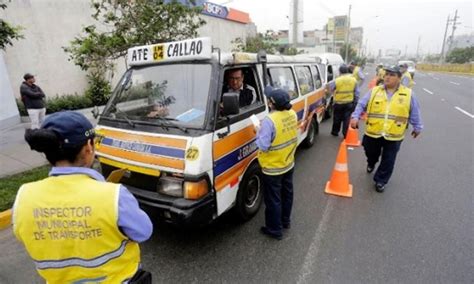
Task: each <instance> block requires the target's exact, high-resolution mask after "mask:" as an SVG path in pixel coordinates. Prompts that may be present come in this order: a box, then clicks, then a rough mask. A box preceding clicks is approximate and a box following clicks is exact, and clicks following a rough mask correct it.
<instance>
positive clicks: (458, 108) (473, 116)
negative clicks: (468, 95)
mask: <svg viewBox="0 0 474 284" xmlns="http://www.w3.org/2000/svg"><path fill="white" fill-rule="evenodd" d="M454 108H455V109H457V110H459V111H460V112H462V113H464V114H465V115H467V116H470V117H471V118H474V115H473V114H470V113H468V112H467V111H465V110H463V109H462V108H460V107H454Z"/></svg>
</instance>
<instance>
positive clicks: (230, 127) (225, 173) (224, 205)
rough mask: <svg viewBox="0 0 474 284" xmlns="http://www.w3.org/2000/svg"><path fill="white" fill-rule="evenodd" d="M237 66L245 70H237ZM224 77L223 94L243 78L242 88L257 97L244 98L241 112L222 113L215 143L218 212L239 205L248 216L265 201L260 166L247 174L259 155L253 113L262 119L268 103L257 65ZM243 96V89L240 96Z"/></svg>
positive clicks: (226, 72)
mask: <svg viewBox="0 0 474 284" xmlns="http://www.w3.org/2000/svg"><path fill="white" fill-rule="evenodd" d="M236 69H240V70H241V72H234V71H235V70H236ZM221 80H222V82H223V90H222V92H223V93H225V92H229V91H231V90H229V89H230V86H229V84H230V80H234V81H237V80H242V83H243V85H242V89H244V90H246V92H247V95H248V93H249V91H248V90H253V92H254V94H255V99H254V100H252V101H251V102H250V103H249V104H247V103H245V102H244V100H243V101H241V105H240V108H239V114H236V115H230V116H227V117H223V116H221V115H220V114H219V116H218V120H217V123H216V127H215V131H214V137H213V145H212V147H213V160H214V188H215V191H216V200H217V214H218V215H220V214H222V213H223V212H225V211H227V210H228V209H230V208H231V207H232V206H233V205H234V204H236V205H237V206H238V207H239V208H237V209H238V211H239V212H241V213H242V214H243V215H244V216H243V218H244V219H245V218H247V217H250V216H252V215H253V214H255V213H256V212H257V211H258V208H259V207H260V203H261V200H262V190H261V182H260V179H259V176H258V174H259V169H258V168H257V170H255V168H252V169H253V171H252V173H251V174H249V175H250V176H248V175H247V176H244V174H245V173H246V171H247V169H248V168H249V166H250V165H251V164H252V163H253V162H255V160H256V157H257V145H256V143H255V136H256V133H255V131H254V126H253V124H252V122H251V120H250V116H251V115H256V116H257V117H258V118H259V119H260V120H262V119H263V118H264V117H265V115H266V106H265V104H264V100H263V95H262V88H261V85H260V83H259V82H261V80H260V79H259V77H258V75H257V72H256V67H255V66H254V65H253V66H239V67H238V68H235V67H233V68H227V69H226V70H225V72H224V76H222V78H221ZM242 95H243V93H242V90H241V91H240V92H239V96H242ZM220 97H222V96H220ZM257 166H258V164H257Z"/></svg>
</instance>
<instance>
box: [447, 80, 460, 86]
mask: <svg viewBox="0 0 474 284" xmlns="http://www.w3.org/2000/svg"><path fill="white" fill-rule="evenodd" d="M449 83H451V84H454V85H456V86H459V85H461V84H459V83H456V82H453V81H449Z"/></svg>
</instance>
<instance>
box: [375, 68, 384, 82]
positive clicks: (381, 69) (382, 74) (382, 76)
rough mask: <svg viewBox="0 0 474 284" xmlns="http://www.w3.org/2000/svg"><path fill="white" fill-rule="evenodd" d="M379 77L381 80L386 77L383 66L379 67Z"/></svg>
mask: <svg viewBox="0 0 474 284" xmlns="http://www.w3.org/2000/svg"><path fill="white" fill-rule="evenodd" d="M377 77H378V78H379V80H382V81H383V79H384V77H385V69H383V67H381V68H379V71H378V72H377Z"/></svg>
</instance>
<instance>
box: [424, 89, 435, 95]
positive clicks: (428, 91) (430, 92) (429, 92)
mask: <svg viewBox="0 0 474 284" xmlns="http://www.w3.org/2000/svg"><path fill="white" fill-rule="evenodd" d="M423 91H425V92H427V93H428V94H430V95H432V94H433V92H432V91H430V90H427V89H425V88H423Z"/></svg>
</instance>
